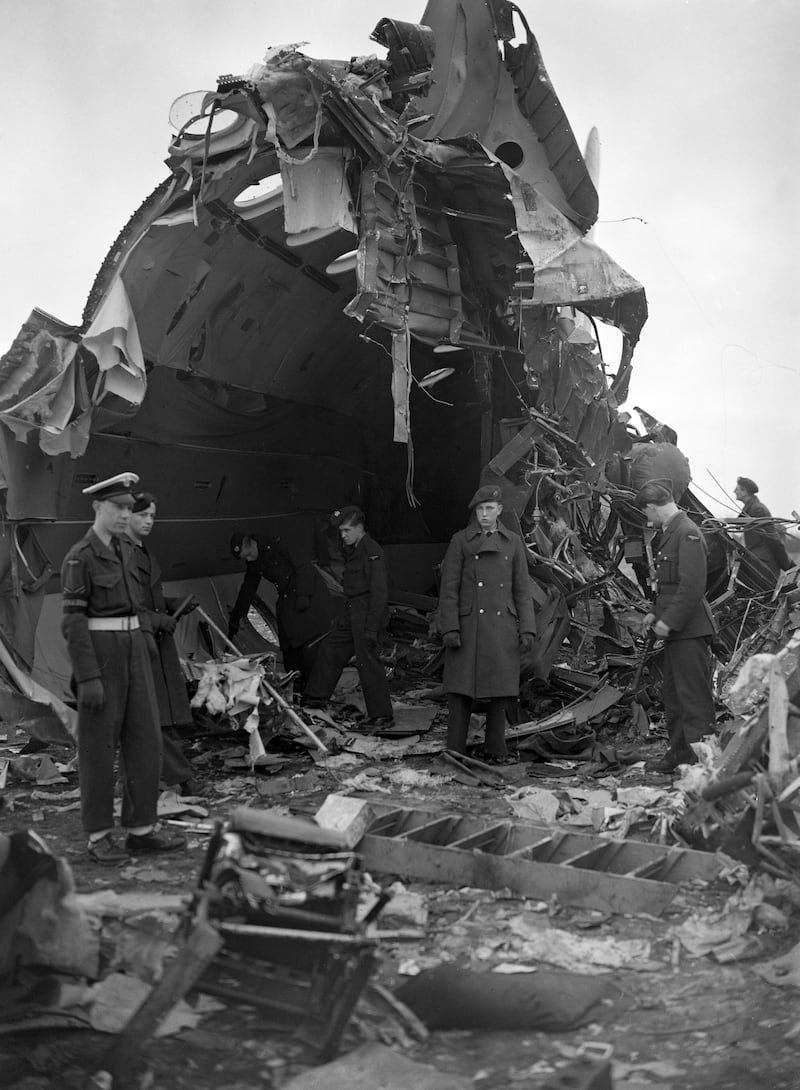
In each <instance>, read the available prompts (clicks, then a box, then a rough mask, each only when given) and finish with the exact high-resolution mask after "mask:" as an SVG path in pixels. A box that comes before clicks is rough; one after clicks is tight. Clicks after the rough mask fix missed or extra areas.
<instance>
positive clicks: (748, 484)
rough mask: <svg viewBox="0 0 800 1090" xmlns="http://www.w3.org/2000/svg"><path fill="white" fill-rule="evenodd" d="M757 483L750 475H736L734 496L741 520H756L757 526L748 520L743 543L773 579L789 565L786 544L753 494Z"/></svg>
mask: <svg viewBox="0 0 800 1090" xmlns="http://www.w3.org/2000/svg"><path fill="white" fill-rule="evenodd" d="M757 492H758V485H757V484H756V482H755V481H754V480H752V479H751V478H750V477H737V478H736V488H735V489H734V493H733V494H734V496H736V499H737V500H738V501H739V503H741V504H742V505H743V506H742V515H744V516H745V517H744V518H743V519H742V522H744V523H747V522H748V521H749V520H750V519H759V520H762V521H760V522H759V523H758V524H757V525H756V524H753V523H751V524H750V526H749V527H748V528H746V529H745V531H744V535H743V536H744V546H745V548H746V549H749V550H750V552H751V553H752V554H753V555H754V556H755V557H756V558H757V559H758V560H760V561H761V563H762V564H764V565H765V566H766V567H767V568H769V571H770V573H771V574H772V575H773V576H774V577H775V578H776V579H777V577H778V576H779V575H780V573H781V572H782V571H787V570H788V569H789V568H791V566H792V562H791V560H790V559H789V554H788V553H787V552H786V547H785V546H784V544H783V542H782V541H781V539H780V537H779V536H778V531H777V530H776V529H775V524H774V522H770V521H769V519H770V518H771V517H772V516H771V515H770V512H769V508H768V507H767V506H766V504H763V503H762V502H761V500H760V499H758V497H757V495H756V493H757Z"/></svg>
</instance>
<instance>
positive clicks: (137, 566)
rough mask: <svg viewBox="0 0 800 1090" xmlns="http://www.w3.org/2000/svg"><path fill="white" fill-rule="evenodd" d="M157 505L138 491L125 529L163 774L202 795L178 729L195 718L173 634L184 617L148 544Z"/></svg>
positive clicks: (148, 494)
mask: <svg viewBox="0 0 800 1090" xmlns="http://www.w3.org/2000/svg"><path fill="white" fill-rule="evenodd" d="M156 511H157V500H156V497H155V496H154V495H153V493H152V492H135V493H134V495H133V509H132V511H131V515H130V518H129V519H128V525H127V527H126V530H125V532H126V534H127V535H128V537H129V538H130V540H131V541H132V542H133V549H131V556H132V560H133V564H132V565H131V567H132V570H133V575H134V577H135V578H136V580H137V583H138V589H139V599H140V602H141V608H140V610H139V623H140V624H141V626H142V630H143V632H144V633H145V639H146V641H147V644H148V649H149V651H150V665H151V667H152V671H153V684H154V686H155V693H156V704H157V706H158V721H159V724H160V726H161V742H162V748H163V755H162V761H161V780H162V782H163V783H165V784H166V785H167V786H168V787H171V786H177V787H179V789H180V792H181V794H182V795H196V794H199V793H202V790H203V789H202V786H201V785H200V784H199V783H198V782H197V780H195V778H194V773H193V771H192V766H191V764H190V763H189V760H188V758H187V757H186V754H185V753H184V751H183V746H182V745H181V740H180V736H179V734H178V733H177V730H176V728H177V727H181V726H186V725H189V724H191V723H192V709H191V707H190V706H189V697H188V695H187V692H186V681H185V680H184V676H183V670H182V669H181V661H180V657H179V655H178V648H177V646H176V644H175V640H174V638H173V636H174V632H175V629H176V627H177V624H178V622H177V619H176V618H175V617H174V616H172V614H173V613H174V611H175V609H176V607H177V606H178V605H179V604H180V603H179V602H178V601H176V600H173V599H167V598H165V597H164V588H163V587H162V585H161V567H160V565H159V563H158V560H157V559H156V557H155V556H154V554H153V553H152V552H151V551H150V548H149V546H148V544H147V539H148V538H149V537H150V534H151V532H152V530H153V526H154V525H155V521H156ZM196 606H197V599H196V598H194V596H193V597H192V600H191V601H190V602H189V604H188V606H187V607H184V610H183V612H184V613H189V612H191V611H192V610H193V609H195V608H196Z"/></svg>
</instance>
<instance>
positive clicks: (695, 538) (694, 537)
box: [686, 534, 700, 541]
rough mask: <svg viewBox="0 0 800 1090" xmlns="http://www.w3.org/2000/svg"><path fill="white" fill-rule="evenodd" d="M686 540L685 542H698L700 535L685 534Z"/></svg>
mask: <svg viewBox="0 0 800 1090" xmlns="http://www.w3.org/2000/svg"><path fill="white" fill-rule="evenodd" d="M686 539H687V541H699V540H700V535H699V534H687V535H686Z"/></svg>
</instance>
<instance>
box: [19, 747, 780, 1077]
mask: <svg viewBox="0 0 800 1090" xmlns="http://www.w3.org/2000/svg"><path fill="white" fill-rule="evenodd" d="M220 745H221V743H220V744H218V745H217V749H219V748H220ZM205 752H206V757H205V758H204V759H203V760H202V761H201V762H200V763H199V764H200V768H199V770H200V771H201V775H202V778H203V779H204V780H205V781H206V783H207V784H208V785H209V788H210V796H209V799H208V800H207V805H208V810H209V819H211V818H215V817H219V818H225V817H226V816H227V815H228V814H229V813H230V810H231V809H232V807H233V806H234V805H240V804H242V803H248V804H250V805H254V806H260V807H265V808H266V807H282V808H284V812H286V811H287V810H288V811H290V812H292V813H295V814H301V815H311V814H313V813H314V812H315V811H316V810H317V809H318V807H319V806H320V804H321V803H322V802H323V800H324V799H325V797H326V796H327V795H328V794H329V793H331V792H334V791H337V790H339V789H340V786H341V780H342V778H343V774H342V773H341V772H338V773H335V774H334V773H331V772H328V771H320V770H319V769H317V770H315V771H314V774H313V775H312V776H309V775H308V773H309V771H310V770H311V769H312V768H313V766H312V765H311V762H310V760H309V758H308V756H307V755H304V754H302V753H299V752H297V751H295V753H294V754H289V756H290V760H289V763H288V764H286V765H285V766H284V767H282V768H281V769H280V773H279V775H280V780H278V781H276V780H275V779H274V778H270V777H267V776H264V775H259V776H257V777H255V778H254V777H252V776H249V775H246V776H240V775H238V774H237V775H236V776H235V777H233V776H232V774H231V773H230V772H229V771H226V772H222V771H221V770H220V769H219V768H215V762H214V759H213V754H212V756H209V755H208V754H209V751H208V749H207V748H206V750H205ZM203 765H204V767H202V766H203ZM429 765H430V758H422V757H417V758H413V759H408V760H406V761H402V762H401V761H383V762H371V763H370V762H365V763H364V765H363V769H366V771H367V772H368V773H369V774H370V775H371V776H372V779H373V782H374V783H375V785H376V787H380V786H381V784H382V783H385V782H387V781H386V777H387V776H388V774H389V773H390V772H391V771H392V770H393V769H396V768H397V767H399V766H404V767H408V766H410V767H413V768H416V769H417V770H421V771H425V769H426V768H428V767H429ZM363 769H362V770H363ZM542 772H543V769H542V766H541V765H538V766H537V765H536V764H531V765H529V766H527V767H526V768H525V769H524V771H521V772H520V773H518V776H520V777H521V778H519V779H518V780H517V782H516V783H515V787H516V786H519V785H520V784H524V783H526V782H535V783H537V784H540V785H542V786H549V787H551V788H558V787H560V786H561V787H563V786H564V785H565V784H573V785H574V784H577V783H580V782H581V777H582V773H581V768H580V765H577V766H575V768H574V769H570V770H568V771H564V770H562V771H561V772H560V774H559V775H558V776H548V775H542ZM300 776H302V780H300V779H298V778H297V777H300ZM68 778H69V781H70V782H69V785H68V786H69V787H74V786H75V785H76V777H75V775H74V774H73V775H70V776H69V777H68ZM625 782H626V784H627V785H634V784H636V783H643V782H650V783H652V782H656V781H654V780H653V779H652V778H650V779H649V780H648V779H644V778H643V777H642V775H641V774H639V775H633V776H632V777H629V778H627V779H626V780H625ZM660 782H663V780H662V781H660ZM271 784H272V785H274V787H275V790H274V791H273V790H271V789H270V785H271ZM65 786H66V785H63V784H61V785H57V786H54V787H52V788H43V789H42V788H39V789H37V795H38V796H39V797H37V798H34V797H33V793H34V791H33V788H32V786H31V785H16V786H12V787H11V790H9V791H8V792H7V793H6V799H7V801H8V803H9V805H8V806H7V807H6V810H5V811H4V813H3V814H2V815H1V817H2V828H3V831H5V832H9V831H11V830H13V829H20V828H27V827H30V828H33V829H35V830H36V831H37V832H38V833H39V834H40V835H41V836H43V837H44V838H45V840H46V841H47V843H48V845H49V846H50V848H51V849H52V851H53V852H54V853H55V854H57V855H61V856H63V857H64V858H65V859H67V860H68V862H69V864H70V867H71V868H72V871H73V874H74V878H75V882H76V885H77V889H78V891H79V892H82V893H90V892H95V891H98V890H102V889H114V890H116V891H117V892H118V893H121V892H127V891H135V890H140V891H141V890H142V889H148V890H157V891H160V892H164V893H171V894H175V893H180V894H188V893H189V892H190V891H191V889H192V888H193V885H194V882H195V880H196V876H197V873H198V869H199V867H200V863H201V860H202V857H203V853H204V848H205V844H206V835H205V834H202V833H191V834H190V835H189V843H188V846H187V849H186V850H185V851H184V852H181V853H178V854H176V855H173V856H170V857H168V858H167V859H166V860H165V859H164V858H163V857H154V858H153V859H150V860H138V861H137V862H136V863H135V864H134V865H132V866H126V867H124V868H122V869H120V870H115V869H112V870H109V869H104V868H100V867H98V866H96V865H94V864H92V863H91V862H90V861H89V860H88V859H87V857H86V855H85V849H84V840H83V836H82V833H81V831H80V824H79V815H78V813H77V811H76V810H74V809H72V810H66V811H64V812H56V811H55V810H54V809H53V807H54V806H55V805H57V803H56V802H55V801H54V802H53V803H52V804H51V803H48V801H47V798H46V797H44V798H43V797H41V796H42V794H44V795H45V796H47V795H48V794H52V795H55V794H57V793H59V792H61V791H64V789H65ZM282 786H287V787H288V790H285V791H283V790H278V789H279V788H281V787H282ZM293 786H299V788H300V789H299V790H295V791H292V790H291V788H292V787H293ZM267 791H269V793H268V794H265V792H267ZM378 797H379V798H380V799H381V800H382V801H385V800H386V799H387V795H386V794H381V795H379V796H378ZM399 800H400V801H401V803H402V805H404V806H408V805H419V806H427V807H430V806H434V807H445V806H447V807H448V808H453V807H457V808H458V809H460V810H462V811H464V812H466V813H470V814H487V815H500V816H502V817H504V818H508V816H509V809H508V804H507V803H506V802H505V801H504V798H503V793H502V791H498V790H497V789H495V788H489V787H467V786H463V785H459V784H457V783H449V784H447V785H446V786H443V787H439V788H438V789H437V790H436V792H435V795H434V797H431V796H430V795H428V797H425V796H424V795H422V794H420V793H419V792H413V791H412V792H404V793H402V795H400V796H399ZM397 877H399V878H400V879H405V876H403V875H399V876H397ZM381 880H382V881H386V876H381ZM405 885H406V887H407V889H409V890H411V891H412V892H418V893H421V894H423V895H425V897H426V899H427V904H428V912H429V916H428V923H427V926H426V930H425V938H424V940H422V941H410V942H391V943H386V944H383V948H382V951H381V959H380V966H379V969H378V972H377V975H376V979H377V980H378V981H380V982H381V983H383V984H385V985H386V986H388V987H389V988H394V987H395V986H396V985H399V984H400V983H402V981H403V980H404V979H406V978H405V977H404V976H403V975H402V974H401V972H400V970H401V968H403V967H404V965H406V964H407V963H408V962H410V961H411V962H414V961H416V962H417V963H418V964H422V965H424V964H425V963H426V959H438V958H441V957H445V958H446V959H447V960H450V961H452V963H453V964H456V965H462V966H465V967H471V968H473V969H475V968H480V969H484V970H485V969H490V968H491V967H492V966H493V965H494V964H495V963H496V962H497V961H498V960H501V959H502V957H503V954H504V952H505V953H506V954H508V950H509V948H508V946H507V945H506V943H505V938H504V937H505V936H506V935H507V930H506V921H507V920H508V919H509V917H510V916H511V915H513V914H515V913H519V912H521V911H522V912H525V911H529V912H533V911H539V910H541V908H542V906H541V905H536V904H534V903H532V902H528V903H526V902H525V901H524V900H522V899H518V898H513V897H510V896H509V895H508V894H507V891H488V890H470V889H461V890H444V889H442V888H441V887H435V886H431V885H425V884H423V883H420V882H415V881H413V880H406V881H405ZM731 892H732V887H731V886H730V885H729V884H728V883H727V882H718V883H715V884H714V885H713V886H705V887H701V886H694V885H693V886H683V887H680V888H679V890H678V892H677V895H676V897H675V899H674V900H673V902H672V904H671V905H670V906H669V908H668V910H667V911H666V912H665V914H664V915H663V917H661V918H655V917H652V916H646V915H639V916H619V915H601V914H599V913H597V914H595V916H594V918H592V914H591V913H589V914H588V915H587V912H586V911H579V910H576V909H570V908H568V907H561V906H558V905H557V904H556V903H552V904H550V905H549V909H548V912H547V913H546V915H548V916H549V921H548V922H549V924H550V925H551V926H555V927H559V928H564V929H566V930H567V931H571V932H573V933H576V934H581V935H586V934H591V935H593V936H596V937H615V938H618V939H624V940H633V939H646V940H648V941H649V942H650V944H651V952H650V957H649V958H648V959H647V961H646V962H645V963H644V964H643V965H642V966H637V967H636V968H635V969H631V968H627V969H615V970H613V971H612V972H611V973H609V974H607V979H608V980H610V981H611V982H613V984H614V985H615V987H616V989H617V991H618V997H619V998H618V999H617V1000H616V1001H614V1002H610V1003H608V1004H606V1005H605V1006H603V1005H601V1006H600V1007H599V1008H596V1011H598V1013H597V1016H596V1020H595V1021H592V1022H590V1023H589V1024H588V1025H586V1026H584V1027H582V1028H581V1029H578V1030H576V1031H573V1032H569V1033H538V1032H525V1031H513V1032H502V1033H501V1032H491V1033H489V1032H479V1031H437V1032H433V1033H431V1035H430V1038H429V1039H428V1040H427V1041H426V1042H424V1043H422V1042H419V1041H415V1040H413V1038H412V1037H410V1036H409V1035H408V1034H405V1035H403V1034H402V1033H399V1035H398V1032H397V1027H396V1023H394V1024H393V1023H392V1022H391V1020H390V1021H389V1022H388V1023H383V1022H382V1019H381V1017H380V1015H379V1014H376V1011H375V1009H374V1007H371V1006H370V1004H369V1002H368V1001H367V999H366V997H365V998H363V999H362V1001H361V1002H360V1003H359V1005H358V1007H357V1008H356V1014H355V1017H354V1018H353V1019H352V1020H351V1022H350V1024H349V1026H348V1029H347V1030H346V1032H345V1035H344V1038H343V1040H342V1044H341V1049H340V1054H341V1053H346V1052H347V1051H349V1050H351V1049H352V1048H355V1047H357V1046H358V1045H359V1044H361V1043H363V1042H364V1041H365V1040H368V1039H378V1040H383V1041H384V1043H388V1044H390V1045H392V1047H395V1048H400V1049H401V1050H402V1051H403V1052H405V1054H406V1055H408V1056H410V1057H411V1058H413V1059H415V1060H417V1061H420V1062H425V1063H429V1064H431V1065H433V1066H435V1067H436V1068H438V1069H439V1070H441V1071H448V1072H454V1073H459V1074H460V1075H462V1076H464V1077H465V1078H466V1079H467V1080H470V1081H471V1082H472V1084H473V1085H474V1086H475V1087H476V1088H481V1090H501V1088H508V1087H513V1088H528V1087H529V1088H531V1090H533V1088H536V1087H545V1086H549V1085H550V1081H549V1080H552V1079H553V1078H554V1077H555V1074H556V1073H558V1072H559V1071H561V1070H563V1069H564V1068H565V1066H566V1065H567V1064H568V1063H569V1061H570V1059H571V1058H573V1057H574V1056H575V1055H576V1053H577V1052H578V1051H579V1050H580V1049H581V1048H583V1047H584V1046H586V1045H587V1044H589V1045H591V1046H594V1048H595V1049H598V1050H599V1051H600V1052H603V1051H605V1052H606V1053H607V1054H609V1055H610V1056H611V1058H612V1062H613V1075H614V1082H613V1085H614V1087H615V1090H667V1088H672V1090H678V1088H681V1090H707V1088H709V1087H715V1088H716V1087H718V1088H720V1090H753V1087H755V1086H759V1085H760V1086H764V1087H765V1088H766V1087H769V1088H770V1090H799V1088H800V1039H798V1038H797V1037H794V1038H787V1034H788V1033H789V1031H790V1030H792V1029H793V1028H794V1027H795V1025H797V1024H798V1022H800V1003H798V997H797V992H796V990H793V989H792V988H778V987H775V986H773V985H771V984H769V983H767V982H766V981H764V980H763V979H761V978H760V977H759V976H758V975H756V974H755V973H754V972H753V966H754V965H755V964H758V962H760V961H764V960H767V959H769V958H771V957H774V956H777V955H778V954H782V953H785V952H786V951H788V950H789V949H790V948H791V947H792V946H793V945H795V944H796V943H797V942H798V941H800V913H798V912H795V914H794V915H792V916H791V919H790V926H789V928H788V930H787V929H784V930H781V931H765V932H763V933H761V934H760V936H759V938H760V942H761V952H760V954H759V956H758V957H757V958H756V959H754V960H747V961H740V962H735V963H732V964H727V965H720V964H717V963H716V962H715V961H714V960H712V959H711V958H709V957H701V958H697V959H691V958H689V957H688V956H687V955H686V952H685V951H683V950H681V949H680V948H679V947H678V945H677V944H676V942H675V941H674V940H673V937H672V936H671V935H670V933H669V930H670V927H672V926H674V925H675V924H677V923H680V922H681V921H682V920H684V919H686V917H687V916H688V915H690V914H691V913H692V912H696V911H701V910H703V909H711V908H720V907H721V906H722V905H723V903H724V902H725V900H726V898H728V897H729V896H730V895H731ZM545 896H546V893H545ZM393 1026H394V1028H393ZM113 1040H114V1038H113V1037H110V1036H107V1035H103V1034H96V1033H93V1032H87V1031H85V1030H83V1031H79V1032H75V1031H73V1032H64V1031H60V1032H59V1031H54V1030H50V1029H48V1030H39V1029H37V1030H32V1031H30V1032H24V1033H19V1032H17V1033H15V1034H13V1035H9V1034H7V1033H6V1034H4V1035H2V1036H0V1085H2V1086H9V1087H16V1088H17V1090H35V1088H53V1090H61V1088H63V1090H84V1088H88V1087H90V1086H91V1087H93V1086H94V1085H96V1084H92V1083H90V1082H89V1081H88V1077H89V1075H91V1073H92V1072H93V1071H95V1070H97V1068H98V1066H102V1057H103V1054H104V1053H105V1051H106V1050H107V1049H108V1048H109V1045H110V1044H111V1043H112V1042H113ZM596 1054H597V1053H596ZM312 1063H313V1052H312V1048H311V1045H310V1044H309V1043H307V1042H303V1041H302V1040H298V1039H297V1037H295V1036H292V1035H291V1034H289V1033H287V1032H286V1031H283V1032H277V1033H276V1032H274V1031H270V1030H269V1029H268V1028H266V1027H265V1018H264V1012H263V1011H259V1010H256V1009H254V1008H252V1007H243V1006H239V1005H235V1004H233V1003H228V1002H226V1003H224V1004H222V1005H221V1009H219V1010H217V1011H216V1012H214V1013H211V1014H208V1015H206V1016H205V1017H204V1018H203V1019H202V1021H201V1022H200V1024H199V1025H198V1027H197V1028H195V1029H192V1030H184V1031H182V1032H181V1033H179V1034H177V1035H175V1036H170V1037H162V1038H159V1039H157V1040H151V1042H150V1043H149V1045H148V1047H147V1049H146V1051H145V1053H144V1054H143V1055H142V1056H141V1057H140V1060H139V1064H138V1068H137V1072H136V1076H137V1077H136V1079H135V1080H134V1081H133V1082H132V1083H131V1085H133V1086H139V1087H141V1088H142V1090H145V1088H155V1090H222V1088H225V1090H256V1088H259V1090H263V1088H265V1087H266V1088H269V1087H278V1086H280V1085H282V1084H283V1083H284V1082H285V1081H286V1080H287V1079H288V1078H290V1077H291V1076H292V1075H295V1074H297V1073H299V1072H301V1071H303V1070H305V1069H307V1068H308V1067H309V1066H310V1065H311V1064H312ZM574 1090H580V1088H579V1087H577V1086H576V1087H575V1088H574Z"/></svg>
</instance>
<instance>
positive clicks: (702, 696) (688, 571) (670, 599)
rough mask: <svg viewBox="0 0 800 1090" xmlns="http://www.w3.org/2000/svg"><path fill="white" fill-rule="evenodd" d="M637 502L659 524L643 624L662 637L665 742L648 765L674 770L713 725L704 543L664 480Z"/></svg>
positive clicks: (690, 760)
mask: <svg viewBox="0 0 800 1090" xmlns="http://www.w3.org/2000/svg"><path fill="white" fill-rule="evenodd" d="M636 503H637V505H638V506H639V507H641V508H642V509H643V510H644V513H645V515H646V517H647V520H648V522H651V523H653V525H654V526H657V527H660V529H661V533H660V537H657V538H655V539H654V542H653V559H654V563H655V569H656V571H655V575H656V588H657V589H656V596H655V601H654V603H653V611H652V612H651V613H648V614H647V616H646V617H645V619H644V622H643V627H644V629H645V630H650V629H652V632H653V635H654V636H656V637H657V638H658V639H662V640H664V658H663V674H664V680H663V686H662V694H663V700H664V715H665V718H666V721H667V735H668V737H669V747H668V749H667V752H666V754H665V755H664V757H663V758H662V759H661V760H660V761H657V762H655V763H654V764H652V765H651V766H650V770H651V771H653V772H673V771H674V770H675V769H676V768H677V767H678V765H680V764H694V763H695V762H696V761H697V757H696V756H695V753H694V750H693V749H692V748H691V743H692V742H699V741H700V739H701V738H702V737H703V735H705V734H711V733H713V731H714V723H715V712H714V694H713V689H712V656H711V641H712V639H713V637H714V635H715V634H716V626H715V624H714V619H713V616H712V614H711V608H710V606H709V604H708V602H707V601H706V598H705V587H706V573H707V562H706V545H705V541H704V540H703V535H702V533H701V531H700V529H699V527H697V526H696V525H695V524H694V523H693V522H692V520H691V519H690V518H689V516H688V515H687V514H686V513H685V512H683V511H681V510H680V509H679V508H678V505H677V504H676V503H675V500H674V499H673V497H672V493H671V492H670V491H669V489H668V488H666V487H665V486H664V485H662V484H657V483H655V482H652V481H651V482H649V483H648V484H646V485H644V486H643V487H642V488H640V489H639V491H638V493H637V494H636Z"/></svg>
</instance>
